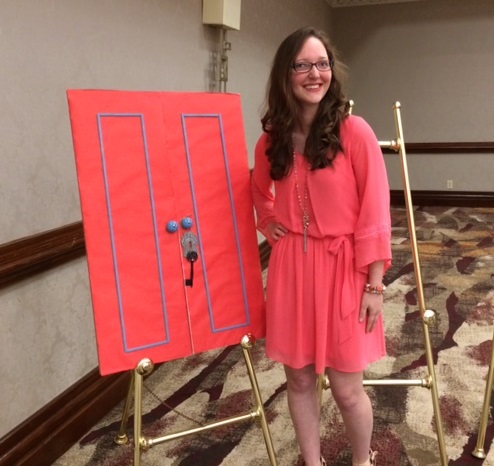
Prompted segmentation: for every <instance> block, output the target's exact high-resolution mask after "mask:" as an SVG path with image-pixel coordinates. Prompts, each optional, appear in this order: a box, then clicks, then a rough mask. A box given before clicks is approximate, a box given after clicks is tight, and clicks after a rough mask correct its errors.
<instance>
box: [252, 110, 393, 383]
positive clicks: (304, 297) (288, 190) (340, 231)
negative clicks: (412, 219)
mask: <svg viewBox="0 0 494 466" xmlns="http://www.w3.org/2000/svg"><path fill="white" fill-rule="evenodd" d="M341 140H342V143H343V147H344V151H343V153H339V154H338V155H337V156H336V158H335V160H334V164H333V167H329V168H325V169H320V170H315V171H312V172H310V171H309V172H308V165H307V162H306V160H305V158H304V157H303V156H302V155H301V154H296V164H297V170H296V171H295V170H292V171H291V173H290V175H289V176H287V177H285V178H283V179H282V180H280V181H276V182H274V183H273V180H271V178H270V175H269V168H270V165H269V161H268V159H267V156H266V155H265V152H266V149H267V147H268V141H269V139H268V136H267V135H266V134H263V135H262V136H261V138H260V139H259V141H258V143H257V146H256V151H255V167H254V171H253V174H252V193H253V198H254V205H255V208H256V212H257V225H258V228H259V230H260V231H261V232H263V230H264V228H265V227H266V225H268V224H269V223H271V222H273V221H278V222H280V223H282V224H283V225H284V226H285V227H286V228H287V229H288V230H289V233H288V234H287V235H286V236H285V237H284V238H282V239H281V240H279V241H278V242H276V243H275V244H274V245H273V249H272V251H271V256H270V260H269V268H268V279H267V298H266V311H267V317H266V319H267V320H266V326H267V328H266V331H267V332H266V352H267V355H268V357H270V358H271V359H274V360H276V361H279V362H281V363H283V364H287V365H289V366H291V367H293V368H302V367H305V366H307V365H308V364H314V365H315V370H316V372H317V373H319V374H322V373H324V369H325V368H326V367H331V368H334V369H337V370H340V371H344V372H358V371H361V370H364V369H365V368H366V367H367V365H368V364H369V363H371V362H373V361H375V360H377V359H380V358H381V357H383V356H384V355H385V351H386V350H385V343H384V330H383V322H382V318H381V319H380V321H379V323H378V325H377V326H376V328H375V329H374V331H373V332H371V333H366V332H365V325H366V323H365V321H364V322H362V323H359V321H358V316H359V312H360V306H361V301H362V294H363V288H364V285H365V283H366V282H367V273H368V265H369V264H370V263H372V262H375V261H377V260H384V261H386V266H385V268H386V269H387V268H388V267H389V266H390V264H391V220H390V205H389V185H388V180H387V175H386V167H385V164H384V159H383V156H382V151H381V148H380V147H379V143H378V141H377V139H376V136H375V135H374V132H373V131H372V129H371V128H370V126H369V125H368V124H367V123H366V122H365V120H363V119H362V118H360V117H357V116H349V117H348V118H347V119H345V120H344V122H343V124H342V126H341ZM295 173H296V175H297V176H296V175H295ZM295 176H296V178H297V183H298V193H299V194H300V196H299V195H298V194H297V187H296V180H295ZM305 184H307V193H308V202H307V204H306V205H307V206H308V211H309V217H310V223H309V227H308V235H309V236H308V245H307V246H308V247H307V252H306V253H305V252H304V235H303V232H304V229H303V223H302V207H301V202H300V198H302V199H303V197H304V192H305V191H304V190H305ZM273 188H274V191H273ZM274 192H275V193H276V196H275V195H274Z"/></svg>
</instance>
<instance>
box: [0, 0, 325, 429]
mask: <svg viewBox="0 0 494 466" xmlns="http://www.w3.org/2000/svg"><path fill="white" fill-rule="evenodd" d="M0 6H1V8H0V10H1V15H0V38H1V41H2V46H1V47H0V63H2V73H0V87H1V89H2V90H3V92H2V93H1V94H0V108H1V109H2V112H0V132H1V138H0V151H1V154H2V167H1V170H0V187H1V188H0V189H1V193H2V196H1V203H0V244H3V243H5V242H8V241H11V240H14V239H17V238H21V237H24V236H28V235H31V234H34V233H37V232H41V231H45V230H48V229H52V228H57V227H60V226H62V225H65V224H67V223H71V222H74V221H78V220H80V218H81V214H80V208H79V196H78V191H77V179H76V172H75V164H74V156H73V148H72V140H71V133H70V123H69V118H68V111H67V103H66V96H65V91H66V89H69V88H106V89H128V90H165V91H208V90H210V86H211V71H210V70H211V56H212V53H213V52H214V51H215V50H216V47H217V43H218V39H219V34H218V32H217V30H215V29H213V28H211V27H209V26H203V25H202V2H201V1H200V0H180V1H177V0H118V1H110V0H84V1H81V0H48V1H44V2H39V1H36V0H15V1H11V0H1V1H0ZM330 17H331V9H330V8H329V6H328V5H327V3H326V2H325V1H324V0H243V2H242V14H241V30H240V31H232V32H229V33H228V40H229V41H230V42H231V44H232V51H231V52H230V53H229V56H230V63H229V83H228V89H227V90H228V91H229V92H236V93H240V94H241V95H242V100H243V108H244V115H245V127H246V134H247V141H248V145H249V149H250V152H251V154H252V150H253V147H254V144H255V141H256V140H257V137H258V136H259V134H260V125H259V112H258V109H259V107H260V105H261V102H262V99H263V96H264V89H265V83H266V79H267V74H268V71H269V67H270V62H271V59H272V57H273V54H274V51H275V50H276V47H277V46H278V44H279V42H280V41H281V39H282V38H283V37H285V36H286V35H287V34H288V33H289V32H291V31H292V30H294V29H296V28H298V27H300V26H304V25H307V24H313V25H315V26H316V27H320V28H324V29H329V25H330V19H331V18H330ZM0 328H1V329H2V338H1V339H0V354H1V359H0V372H1V374H2V382H1V385H2V390H0V406H1V407H2V410H1V420H2V422H1V423H0V437H1V436H2V435H3V434H5V433H7V432H9V431H10V430H11V429H12V428H14V427H15V426H16V425H18V424H19V423H20V422H21V421H23V420H24V419H25V418H27V417H29V416H30V415H32V414H33V413H34V412H35V411H36V410H37V409H39V408H41V407H42V406H44V405H45V404H46V403H48V402H49V401H51V400H52V399H53V398H54V397H55V396H57V395H58V394H59V393H61V392H62V391H63V390H65V389H66V388H68V387H69V386H70V385H72V384H73V383H75V382H76V381H77V380H79V379H80V378H81V377H82V376H84V375H85V374H86V373H88V372H89V371H90V370H92V369H93V368H94V367H96V366H97V354H96V345H95V337H94V329H93V321H92V310H91V303H90V295H89V289H88V278H87V269H86V263H85V260H83V259H81V260H78V261H75V262H72V263H70V264H68V265H64V266H63V267H60V268H58V269H56V270H52V271H50V272H48V273H44V274H43V275H41V276H38V277H35V278H33V279H30V280H27V281H24V282H22V283H20V284H17V285H15V286H11V287H8V288H5V289H2V290H0Z"/></svg>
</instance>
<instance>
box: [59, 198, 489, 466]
mask: <svg viewBox="0 0 494 466" xmlns="http://www.w3.org/2000/svg"><path fill="white" fill-rule="evenodd" d="M392 218H393V254H394V258H393V267H392V268H391V269H390V270H389V271H388V273H387V276H386V281H387V283H388V285H389V286H388V291H387V294H386V301H385V324H386V334H387V348H388V356H387V357H386V358H384V359H383V360H382V361H379V362H378V363H376V364H373V365H372V366H371V367H370V368H369V370H368V372H367V374H366V378H368V379H388V378H392V379H423V378H425V377H426V376H427V365H426V361H425V357H424V338H423V332H422V325H421V322H420V319H419V313H418V304H417V293H416V285H415V283H416V282H415V273H414V268H413V261H412V253H411V248H410V241H409V235H408V224H407V217H406V211H405V209H404V208H394V209H393V212H392ZM415 224H416V231H417V240H418V245H419V257H420V263H421V268H420V270H421V274H422V281H423V284H424V296H425V302H426V307H427V308H429V309H434V310H436V312H437V316H438V318H437V323H436V325H435V326H434V327H432V328H431V331H430V334H431V341H432V346H433V352H434V357H435V367H436V375H437V383H438V391H439V395H440V405H441V412H442V417H443V421H444V422H443V424H444V432H445V440H446V450H447V453H448V457H449V459H450V460H449V464H450V465H454V466H460V465H461V466H467V465H483V466H494V449H491V451H489V448H490V446H491V442H492V439H493V437H494V424H493V423H492V419H490V420H489V425H488V428H487V433H486V442H485V450H486V453H487V458H486V459H485V460H483V461H482V460H480V459H477V458H474V457H473V456H472V455H471V452H472V450H473V449H474V448H475V445H476V442H477V433H478V429H479V421H480V415H481V410H482V404H483V399H484V390H485V380H486V376H487V370H488V365H489V360H490V354H491V342H492V336H493V322H494V309H493V307H494V286H493V281H494V209H487V208H475V209H473V208H451V207H424V208H418V209H417V210H416V211H415ZM253 358H254V366H255V369H256V374H257V379H258V382H259V385H260V388H261V392H262V396H263V399H264V402H265V407H266V412H267V416H268V421H269V425H270V430H271V435H272V438H273V443H274V447H275V450H276V455H277V460H278V464H279V465H280V466H293V465H299V466H300V465H301V464H302V461H301V459H300V457H299V453H298V449H297V445H296V443H295V440H294V435H293V429H292V426H291V422H290V418H289V415H288V410H287V406H286V389H285V388H286V387H285V383H284V375H283V370H282V367H281V366H280V365H279V364H275V363H273V362H271V361H269V360H267V359H266V358H265V356H264V348H263V341H262V340H261V341H259V342H258V343H257V345H256V346H255V347H254V349H253ZM366 390H368V393H369V395H370V397H371V399H372V403H373V405H374V410H375V428H374V440H373V448H374V449H376V450H378V451H379V456H378V464H379V466H405V465H406V466H409V465H413V466H428V465H438V464H440V460H439V452H438V451H439V450H438V441H437V436H436V433H435V422H434V414H433V404H432V396H431V392H430V390H428V389H427V388H422V387H406V386H405V387H397V386H383V387H381V386H379V387H367V388H366ZM251 399H252V392H251V390H250V382H249V378H248V375H247V371H246V367H245V363H244V359H243V357H242V351H241V349H240V347H239V346H234V347H228V348H224V349H221V350H216V351H211V352H208V353H205V354H200V355H196V356H192V357H189V358H185V359H182V360H177V361H172V362H169V363H166V364H164V365H162V366H160V367H159V368H158V369H157V370H156V371H155V372H154V373H153V374H152V375H151V376H150V377H149V378H148V379H147V380H146V382H145V388H144V393H143V411H144V413H145V415H144V417H143V432H144V435H145V436H146V437H151V438H155V437H159V436H163V435H166V434H169V433H172V432H177V431H180V430H182V429H188V428H192V427H196V426H198V425H200V424H202V423H207V422H211V421H214V420H217V419H223V418H225V417H228V416H231V415H235V414H240V413H242V412H245V411H248V410H250V409H251V406H252V405H251ZM121 416H122V405H120V406H119V407H118V408H116V409H115V410H113V411H112V412H111V413H110V414H109V415H108V416H107V417H105V418H104V419H103V420H102V421H101V422H100V423H99V424H98V425H96V426H95V427H94V428H93V429H92V430H91V431H90V432H88V433H87V435H85V436H84V437H83V438H81V439H80V441H79V442H78V444H76V445H74V447H73V448H72V449H71V450H70V451H69V452H67V453H66V454H65V455H64V456H63V457H62V458H60V459H59V460H58V461H57V462H56V463H54V464H55V465H56V466H74V465H91V466H93V465H94V466H98V465H105V466H126V465H132V464H133V447H132V444H131V443H130V444H127V445H123V446H119V445H116V444H115V443H114V441H113V438H114V436H115V435H116V433H117V432H118V429H119V425H120V420H121ZM322 418H323V426H322V435H323V454H324V456H325V458H326V460H327V461H328V465H333V466H343V465H349V464H351V459H350V451H349V446H348V443H347V441H346V438H345V434H344V429H343V426H342V422H341V418H340V416H339V414H338V411H337V410H336V408H335V405H334V402H333V400H332V398H331V395H330V393H329V392H325V393H324V396H323V406H322ZM131 427H132V418H131V420H130V424H129V435H130V436H131V434H132V429H131ZM141 463H142V465H143V466H158V465H160V466H166V465H170V466H171V465H174V466H178V465H180V466H216V465H222V466H239V465H240V466H261V465H269V464H270V463H269V460H268V456H267V452H266V448H265V445H264V440H263V436H262V431H261V429H260V427H259V425H258V424H257V423H255V422H245V423H237V424H235V425H231V426H227V427H223V428H221V429H215V430H212V431H209V432H207V433H202V434H195V435H192V436H188V437H184V438H182V439H178V440H173V441H170V442H167V443H165V444H161V445H156V446H154V447H152V448H151V449H149V450H148V451H145V452H144V453H143V455H142V461H141Z"/></svg>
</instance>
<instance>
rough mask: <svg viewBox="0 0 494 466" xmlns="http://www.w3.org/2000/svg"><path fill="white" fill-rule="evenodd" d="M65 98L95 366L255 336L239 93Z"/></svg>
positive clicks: (181, 353) (258, 304)
mask: <svg viewBox="0 0 494 466" xmlns="http://www.w3.org/2000/svg"><path fill="white" fill-rule="evenodd" d="M67 95H68V101H69V111H70V120H71V125H72V135H73V141H74V150H75V156H76V165H77V176H78V181H79V192H80V198H81V208H82V217H83V223H84V234H85V240H86V250H87V260H88V267H89V278H90V283H91V294H92V300H93V312H94V320H95V327H96V338H97V344H98V356H99V362H100V371H101V374H103V375H106V374H111V373H115V372H120V371H125V370H133V369H135V368H136V366H137V364H138V363H139V362H140V361H141V360H142V359H143V358H149V359H151V360H152V361H153V362H154V363H159V362H164V361H168V360H171V359H176V358H181V357H185V356H189V355H191V354H194V353H199V352H203V351H207V350H210V349H214V348H219V347H223V346H227V345H231V344H237V343H239V342H240V339H241V338H242V336H243V335H245V334H247V333H252V334H253V335H255V336H256V337H258V338H262V337H264V293H263V284H262V276H261V269H260V261H259V249H258V243H257V235H256V230H255V223H254V214H253V208H252V199H251V194H250V189H249V182H250V171H249V166H248V157H247V149H246V142H245V135H244V127H243V119H242V108H241V101H240V97H239V96H238V95H234V94H212V93H174V92H132V91H97V90H69V91H68V92H67Z"/></svg>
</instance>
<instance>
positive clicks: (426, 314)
mask: <svg viewBox="0 0 494 466" xmlns="http://www.w3.org/2000/svg"><path fill="white" fill-rule="evenodd" d="M350 105H351V107H352V106H353V102H352V101H350ZM400 108H401V105H400V103H399V102H396V103H395V104H394V106H393V110H394V115H395V128H396V140H391V141H379V145H380V146H381V148H382V149H392V150H394V151H396V152H399V153H400V158H401V168H402V176H403V185H404V194H405V204H406V209H407V218H408V228H409V231H410V240H411V245H412V254H413V265H414V270H415V278H416V282H417V296H418V303H419V308H420V315H421V318H422V319H421V322H422V330H423V333H424V344H425V356H426V360H427V369H428V376H427V377H426V378H425V379H409V380H402V379H399V380H392V379H388V380H385V379H381V380H364V382H363V384H364V386H388V385H393V386H401V387H402V386H416V387H425V388H429V389H430V390H431V395H432V405H433V409H434V415H435V421H436V431H437V439H438V443H439V455H440V458H441V466H447V464H448V457H447V454H446V447H445V441H444V432H443V423H442V416H441V409H440V406H439V395H438V391H437V383H436V375H435V370H434V358H433V354H432V345H431V339H430V333H429V327H431V326H433V325H434V324H435V323H436V313H435V312H434V311H432V310H430V309H426V306H425V299H424V289H423V284H422V275H421V272H420V260H419V254H418V247H417V237H416V234H415V220H414V215H413V205H412V197H411V193H410V182H409V178H408V167H407V159H406V150H405V139H404V137H403V126H402V123H401V113H400ZM491 387H492V385H491ZM328 388H329V380H328V378H327V376H321V377H320V380H319V381H318V390H320V399H321V397H322V392H321V390H322V389H328Z"/></svg>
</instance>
